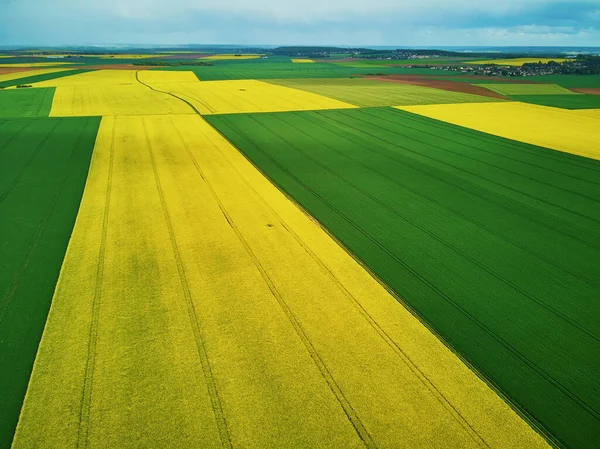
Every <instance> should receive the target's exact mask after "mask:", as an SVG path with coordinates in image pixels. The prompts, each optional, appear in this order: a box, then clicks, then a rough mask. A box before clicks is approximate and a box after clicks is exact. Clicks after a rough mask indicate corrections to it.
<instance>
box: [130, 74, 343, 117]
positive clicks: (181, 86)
mask: <svg viewBox="0 0 600 449" xmlns="http://www.w3.org/2000/svg"><path fill="white" fill-rule="evenodd" d="M140 80H142V78H140ZM149 85H150V86H151V87H152V88H153V89H156V90H159V91H161V92H169V93H171V94H175V95H177V96H179V97H182V98H184V99H185V100H187V101H189V102H190V103H191V104H193V105H194V107H195V108H196V109H197V110H198V111H199V112H200V113H201V114H203V115H204V114H227V113H228V114H232V113H243V112H275V111H302V110H317V109H343V108H354V107H355V106H354V105H352V104H348V103H344V102H341V101H338V100H335V99H331V98H328V97H326V96H322V95H318V94H314V93H310V92H305V91H302V90H298V89H292V88H288V87H283V86H277V85H274V84H270V83H265V82H263V81H257V80H239V81H201V82H200V81H196V82H190V83H184V82H182V83H164V84H163V83H149Z"/></svg>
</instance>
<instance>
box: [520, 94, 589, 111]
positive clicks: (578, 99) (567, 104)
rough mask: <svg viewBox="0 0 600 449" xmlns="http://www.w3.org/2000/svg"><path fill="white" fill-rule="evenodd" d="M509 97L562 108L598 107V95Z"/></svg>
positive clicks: (524, 101)
mask: <svg viewBox="0 0 600 449" xmlns="http://www.w3.org/2000/svg"><path fill="white" fill-rule="evenodd" d="M511 99H513V100H516V101H522V102H523V103H532V104H539V105H541V106H551V107H554V108H563V109H593V108H600V95H585V94H576V95H562V94H559V95H513V96H511Z"/></svg>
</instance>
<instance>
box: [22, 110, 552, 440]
mask: <svg viewBox="0 0 600 449" xmlns="http://www.w3.org/2000/svg"><path fill="white" fill-rule="evenodd" d="M99 217H103V218H102V219H99ZM324 298H326V299H327V300H326V301H324ZM400 323H401V325H399V324H400ZM442 367H443V368H442ZM82 389H83V390H82ZM82 391H83V401H82V396H81V395H82ZM157 391H160V395H159V396H157V394H156V392H157ZM134 392H135V393H134ZM92 393H93V394H92ZM108 410H111V411H112V410H119V411H121V413H106V412H107V411H108ZM399 428H401V429H403V431H402V432H398V431H397V429H399ZM133 429H135V430H133ZM41 441H43V442H44V444H46V445H49V446H60V447H62V448H69V447H100V446H103V447H106V446H115V445H118V446H119V447H134V446H136V447H137V446H139V445H140V444H142V445H147V446H151V447H156V446H157V445H158V446H160V445H165V444H169V445H176V446H178V447H186V446H189V445H198V444H201V445H202V447H275V446H277V447H325V446H331V447H348V448H351V447H357V448H358V447H365V446H367V447H431V446H432V445H449V446H454V447H481V445H485V446H487V447H507V448H508V447H514V446H515V445H518V444H524V445H526V446H527V447H528V448H537V447H548V446H547V444H546V443H545V441H544V440H543V439H542V438H541V437H540V436H539V435H537V434H536V433H535V432H534V431H533V430H532V429H531V428H530V427H529V426H528V425H527V424H526V423H525V422H524V421H523V420H522V419H521V418H519V417H518V415H517V414H516V413H514V412H513V411H512V410H511V409H510V408H509V407H508V405H507V404H506V403H504V401H503V400H502V399H501V398H499V397H498V396H497V395H496V394H495V393H494V392H493V391H492V390H491V389H490V388H489V387H487V386H486V385H485V384H484V383H483V382H482V381H481V380H480V379H479V378H478V377H477V376H476V375H475V374H474V373H473V372H471V371H470V370H469V369H468V367H467V366H466V365H464V364H463V363H462V362H461V361H460V360H459V359H458V358H457V357H456V356H455V355H454V354H452V353H451V352H450V351H449V350H448V349H447V348H446V347H445V346H444V345H443V344H442V343H441V342H440V341H439V340H437V338H435V337H434V336H433V335H432V334H431V333H430V332H429V331H428V330H427V329H426V328H425V327H424V326H423V325H422V324H421V323H420V322H419V321H418V320H417V319H416V318H414V317H413V316H412V315H411V314H410V313H409V312H408V311H407V310H406V309H404V308H403V307H402V306H401V305H400V304H398V302H397V301H396V300H395V299H394V298H393V297H392V296H391V295H390V294H389V293H388V292H387V291H386V290H385V289H384V288H383V287H382V286H381V285H379V284H378V283H377V281H375V280H374V279H373V278H372V277H371V276H370V275H369V274H368V273H367V272H366V271H365V270H364V269H363V268H362V267H361V266H360V265H359V264H358V263H357V262H356V261H355V260H354V259H352V258H351V257H350V256H349V255H348V254H347V253H346V252H345V251H344V250H343V249H342V248H341V247H339V246H338V245H337V244H336V243H335V242H334V241H333V240H332V239H331V238H330V237H329V236H328V235H327V234H326V233H325V232H323V230H322V229H321V228H320V227H319V226H318V225H317V224H315V223H314V222H313V221H311V219H310V218H309V217H307V216H306V215H305V214H303V213H302V212H301V211H300V210H299V209H298V208H297V207H296V206H295V205H294V204H293V203H292V202H290V201H289V200H288V199H287V198H286V197H285V196H283V194H282V193H281V192H279V191H278V190H277V189H276V188H275V187H274V186H273V185H272V184H270V183H269V182H268V181H267V180H266V179H265V178H264V177H263V176H262V175H261V174H260V173H259V172H258V171H257V170H256V169H255V168H254V167H252V166H251V165H250V164H249V163H248V161H247V160H246V159H245V158H244V157H243V156H242V155H241V154H239V152H238V151H237V150H236V149H235V148H233V147H232V146H231V145H230V144H229V143H228V142H227V141H226V140H224V139H223V138H222V137H221V136H220V135H219V134H218V133H217V132H216V131H215V130H214V129H212V128H211V127H210V126H209V125H208V124H207V123H206V122H204V121H203V120H202V119H201V118H200V117H198V116H196V115H193V116H191V115H190V116H178V117H164V116H144V117H109V118H106V117H105V118H103V120H102V124H101V129H100V133H99V136H98V140H97V143H96V148H95V151H94V158H93V161H92V165H91V169H90V175H89V177H88V182H87V185H86V189H85V193H84V199H83V202H82V208H81V211H80V213H79V216H78V218H77V223H76V226H75V229H74V232H73V237H72V239H71V242H70V245H69V248H68V250H67V257H66V260H65V263H64V265H63V268H62V271H61V276H60V279H59V282H58V286H57V290H56V293H55V296H54V300H53V303H52V309H51V311H50V315H49V319H48V323H47V326H46V330H45V332H44V336H43V340H42V344H41V346H40V351H39V353H38V357H37V360H36V364H35V368H34V372H33V376H32V381H31V383H30V386H29V389H28V392H27V398H26V401H25V405H24V408H23V412H22V415H21V419H20V422H19V427H18V430H17V433H16V437H15V441H14V445H13V447H14V448H21V447H31V446H35V445H37V444H39V443H40V442H41ZM199 442H200V443H199Z"/></svg>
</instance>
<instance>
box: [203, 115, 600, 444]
mask: <svg viewBox="0 0 600 449" xmlns="http://www.w3.org/2000/svg"><path fill="white" fill-rule="evenodd" d="M209 121H210V123H211V124H213V125H214V126H216V127H217V128H218V129H219V130H220V131H221V132H222V133H224V135H225V136H226V137H227V138H228V139H229V140H230V141H232V142H233V143H234V144H235V145H236V146H237V147H238V148H239V149H240V150H241V151H242V152H243V153H244V154H245V155H246V156H247V157H248V158H249V159H250V160H251V161H252V162H253V163H254V164H256V165H257V166H258V167H259V168H260V169H261V170H262V171H263V172H264V173H266V174H267V175H268V176H269V177H270V178H271V179H272V180H273V181H274V182H275V183H276V184H277V185H279V186H280V187H281V188H282V189H283V190H284V191H286V192H287V193H288V194H289V195H290V196H291V197H293V198H294V199H295V200H296V201H298V202H299V203H300V204H301V205H302V206H303V207H304V208H306V209H307V210H308V212H309V213H310V214H311V215H313V216H314V217H315V218H316V219H317V220H319V222H320V223H322V224H323V225H324V226H325V227H326V228H327V229H328V230H329V231H330V232H332V233H333V234H334V235H335V236H336V237H337V238H339V239H340V240H341V241H342V243H343V244H344V245H345V246H346V247H347V248H348V249H349V250H350V251H352V252H353V253H354V254H355V255H356V256H358V257H359V258H360V259H361V260H362V261H363V262H364V263H365V264H366V265H367V266H368V267H369V268H370V269H371V270H373V271H374V272H375V273H376V274H377V275H378V276H379V277H380V278H381V279H382V280H383V281H384V282H385V283H386V284H387V285H388V286H390V287H391V288H392V289H394V290H395V291H396V292H397V293H398V295H399V296H400V297H401V298H402V299H403V301H404V302H405V303H406V304H408V306H409V307H411V308H412V309H413V310H414V311H415V312H416V313H417V314H418V315H419V316H421V317H422V318H423V319H424V320H425V321H426V322H428V323H429V324H430V325H432V326H433V328H435V329H436V330H437V331H438V332H439V333H440V334H441V335H442V337H444V338H445V340H446V341H448V342H449V343H450V344H451V345H452V346H453V347H454V348H456V349H457V350H458V351H459V352H460V353H461V354H463V355H464V357H465V358H466V359H467V360H469V361H470V362H471V363H473V364H474V365H475V366H476V367H477V368H478V369H479V370H480V371H481V372H483V373H484V374H485V375H486V376H487V377H488V378H489V379H490V380H491V381H492V382H493V383H494V384H495V385H496V386H497V387H498V388H500V389H501V391H503V392H504V394H506V395H507V396H508V397H509V398H511V400H513V401H514V402H516V403H517V404H519V405H520V407H521V408H522V409H524V410H525V411H526V412H527V413H528V414H529V415H530V416H532V417H534V418H535V419H537V420H538V421H539V422H541V423H542V425H543V426H545V428H546V429H547V430H548V431H549V432H550V433H551V434H553V435H554V436H555V438H557V439H558V440H560V441H562V442H563V443H564V444H565V445H567V446H569V447H580V448H592V447H594V446H595V443H596V442H597V441H598V438H599V437H600V434H599V433H598V432H599V430H600V426H599V425H598V424H599V418H598V416H599V415H598V412H599V410H600V396H599V395H598V391H599V390H598V387H599V384H598V378H597V376H596V375H595V373H596V372H597V371H598V369H600V359H598V358H597V357H595V354H597V353H598V351H600V343H599V339H598V332H597V326H596V324H595V323H597V320H598V318H599V316H600V309H599V308H598V303H597V301H596V300H595V298H596V297H597V296H596V294H597V292H598V279H599V278H600V277H599V275H600V272H599V267H598V265H596V264H590V263H589V261H590V260H597V259H598V257H600V253H599V252H600V232H598V229H599V228H598V221H599V220H600V208H599V207H598V198H599V194H600V185H599V183H598V173H600V163H598V162H596V161H592V160H589V159H584V158H579V157H576V156H572V155H569V154H564V153H560V152H554V151H551V150H547V149H543V148H538V147H533V146H529V145H525V144H519V143H516V142H513V141H509V140H504V139H501V138H498V137H495V136H489V135H485V134H482V133H478V132H475V131H469V130H465V129H463V128H458V127H455V126H452V125H448V124H444V123H440V122H435V121H432V120H429V119H425V118H422V117H419V116H416V115H412V114H408V113H405V112H399V111H395V110H393V109H387V108H386V109H363V110H348V111H322V112H305V113H283V114H260V115H235V116H214V117H210V118H209ZM548 242H552V244H551V245H549V244H548ZM575 367H576V368H575ZM448 446H449V447H455V446H453V445H452V444H449V445H448ZM509 446H510V445H509ZM516 446H518V447H527V445H526V444H525V445H520V444H517V445H516Z"/></svg>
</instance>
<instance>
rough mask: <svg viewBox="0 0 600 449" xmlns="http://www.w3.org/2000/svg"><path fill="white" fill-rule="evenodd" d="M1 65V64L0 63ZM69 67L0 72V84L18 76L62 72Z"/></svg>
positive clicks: (24, 76)
mask: <svg viewBox="0 0 600 449" xmlns="http://www.w3.org/2000/svg"><path fill="white" fill-rule="evenodd" d="M0 67H2V65H0ZM66 70H69V69H35V70H25V71H19V72H13V73H0V85H3V84H4V82H5V81H12V80H15V79H19V78H26V77H30V76H36V75H45V74H46V73H57V72H64V71H66Z"/></svg>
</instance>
